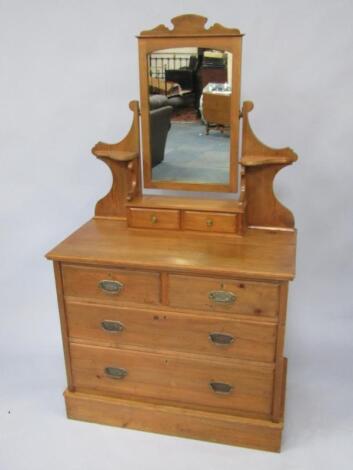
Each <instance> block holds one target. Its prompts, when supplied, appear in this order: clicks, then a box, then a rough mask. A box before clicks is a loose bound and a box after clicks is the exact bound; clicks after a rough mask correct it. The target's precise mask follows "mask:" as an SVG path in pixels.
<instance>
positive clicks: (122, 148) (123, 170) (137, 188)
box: [92, 101, 141, 218]
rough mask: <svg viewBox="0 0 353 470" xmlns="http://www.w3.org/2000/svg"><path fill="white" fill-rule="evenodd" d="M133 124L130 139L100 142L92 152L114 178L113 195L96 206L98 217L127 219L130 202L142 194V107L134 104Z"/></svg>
mask: <svg viewBox="0 0 353 470" xmlns="http://www.w3.org/2000/svg"><path fill="white" fill-rule="evenodd" d="M130 109H131V110H132V111H133V113H134V114H133V122H132V126H131V129H130V131H129V133H128V134H127V136H126V137H125V138H124V139H123V140H122V141H121V142H118V143H117V144H107V143H104V142H98V143H97V144H96V145H95V146H94V147H93V149H92V153H93V154H94V155H95V156H96V157H97V158H99V159H100V160H102V161H104V163H106V164H107V165H108V166H109V168H110V170H111V172H112V176H113V182H112V187H111V189H110V191H109V193H108V194H107V195H106V196H104V197H103V198H102V199H101V200H99V201H98V202H97V204H96V209H95V215H97V216H108V217H120V218H125V217H126V203H127V201H128V200H131V199H133V197H135V196H138V195H139V194H140V193H141V175H140V127H139V106H138V102H137V101H131V103H130Z"/></svg>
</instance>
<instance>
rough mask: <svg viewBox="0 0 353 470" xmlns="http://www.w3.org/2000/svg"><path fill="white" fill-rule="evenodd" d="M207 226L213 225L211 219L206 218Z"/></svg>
mask: <svg viewBox="0 0 353 470" xmlns="http://www.w3.org/2000/svg"><path fill="white" fill-rule="evenodd" d="M206 224H207V227H213V220H212V219H207V222H206Z"/></svg>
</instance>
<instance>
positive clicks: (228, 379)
mask: <svg viewBox="0 0 353 470" xmlns="http://www.w3.org/2000/svg"><path fill="white" fill-rule="evenodd" d="M70 351H71V361H72V373H73V385H74V387H75V389H76V390H77V391H78V392H80V391H82V392H85V391H86V392H90V391H94V392H95V393H96V392H97V391H98V392H99V393H103V394H107V395H110V396H119V397H124V396H127V397H131V396H134V397H135V398H147V399H148V398H149V399H153V400H160V401H162V402H163V403H167V402H169V403H177V402H179V403H184V404H190V405H194V406H195V405H196V406H198V407H208V408H214V409H219V410H227V412H230V411H234V412H236V411H237V410H238V411H243V412H250V413H251V414H252V415H260V416H269V415H270V413H271V405H272V386H273V368H272V367H270V366H269V365H268V366H267V365H266V366H262V367H260V366H259V365H256V366H255V365H253V364H251V363H250V362H249V361H247V362H245V363H242V362H241V361H239V362H237V363H235V361H231V360H229V359H228V360H227V361H225V360H218V361H216V360H214V359H213V360H212V361H205V360H203V361H202V360H201V359H200V360H195V359H189V358H186V357H185V355H181V354H179V355H178V354H174V355H172V354H166V353H163V354H157V353H147V352H140V351H131V350H130V351H127V350H122V349H113V348H101V347H95V346H84V345H79V344H74V343H71V345H70Z"/></svg>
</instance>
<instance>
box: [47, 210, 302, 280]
mask: <svg viewBox="0 0 353 470" xmlns="http://www.w3.org/2000/svg"><path fill="white" fill-rule="evenodd" d="M295 241H296V233H295V232H284V231H269V230H258V229H249V230H247V232H246V234H245V235H244V236H243V237H237V236H233V235H228V236H227V235H225V234H221V235H217V234H210V235H207V234H206V233H205V234H202V237H201V236H200V233H199V232H195V233H192V232H187V233H186V232H182V231H157V230H143V229H136V230H133V229H128V228H127V227H126V224H125V223H124V222H122V221H118V220H110V219H92V220H91V221H89V222H88V223H87V224H85V225H83V226H82V227H81V228H80V229H79V230H77V231H76V232H75V233H73V234H72V235H71V236H70V237H68V238H67V239H66V240H64V241H63V242H62V243H60V245H58V246H57V247H56V248H54V249H53V250H52V251H50V252H49V253H48V254H47V258H48V259H52V260H58V261H67V262H71V263H73V262H75V263H80V264H82V263H83V264H100V265H103V266H104V265H107V266H120V267H125V268H136V269H139V270H141V269H142V270H144V269H152V270H162V271H164V270H171V271H179V272H180V271H181V272H188V273H196V274H206V275H208V276H209V275H212V274H213V275H218V276H227V277H235V278H242V279H244V278H245V279H264V280H270V279H273V280H290V279H292V278H293V277H294V273H295Z"/></svg>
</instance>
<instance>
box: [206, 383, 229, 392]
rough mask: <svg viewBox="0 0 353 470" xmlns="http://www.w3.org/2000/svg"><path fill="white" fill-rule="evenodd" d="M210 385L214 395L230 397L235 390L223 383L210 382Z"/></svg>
mask: <svg viewBox="0 0 353 470" xmlns="http://www.w3.org/2000/svg"><path fill="white" fill-rule="evenodd" d="M209 385H210V387H211V390H212V391H213V392H214V393H218V394H220V395H229V394H230V393H232V391H233V388H234V387H233V385H230V384H226V383H223V382H210V383H209Z"/></svg>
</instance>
